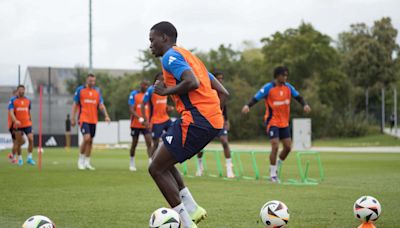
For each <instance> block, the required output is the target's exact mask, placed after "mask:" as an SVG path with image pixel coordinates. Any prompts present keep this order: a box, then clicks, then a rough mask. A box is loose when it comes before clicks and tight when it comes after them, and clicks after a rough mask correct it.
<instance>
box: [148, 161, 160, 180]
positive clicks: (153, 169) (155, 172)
mask: <svg viewBox="0 0 400 228" xmlns="http://www.w3.org/2000/svg"><path fill="white" fill-rule="evenodd" d="M159 170H160V169H159V168H158V167H157V165H156V164H155V163H154V162H152V163H150V165H149V168H148V171H149V173H150V175H151V176H152V177H153V178H154V177H156V176H158V175H160V171H159Z"/></svg>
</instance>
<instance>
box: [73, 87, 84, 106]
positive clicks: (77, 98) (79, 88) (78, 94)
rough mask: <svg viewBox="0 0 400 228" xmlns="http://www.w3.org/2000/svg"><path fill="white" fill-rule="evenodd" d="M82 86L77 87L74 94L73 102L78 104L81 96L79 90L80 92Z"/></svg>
mask: <svg viewBox="0 0 400 228" xmlns="http://www.w3.org/2000/svg"><path fill="white" fill-rule="evenodd" d="M82 88H83V86H79V87H78V88H77V89H76V90H75V93H74V102H75V103H77V104H79V103H80V99H79V98H80V96H81V90H82Z"/></svg>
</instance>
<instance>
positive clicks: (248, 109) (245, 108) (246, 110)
mask: <svg viewBox="0 0 400 228" xmlns="http://www.w3.org/2000/svg"><path fill="white" fill-rule="evenodd" d="M249 112H250V107H249V106H248V105H245V106H243V108H242V113H243V114H247V113H249Z"/></svg>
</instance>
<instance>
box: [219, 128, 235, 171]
mask: <svg viewBox="0 0 400 228" xmlns="http://www.w3.org/2000/svg"><path fill="white" fill-rule="evenodd" d="M222 131H223V134H222V135H221V136H220V137H219V139H220V141H221V144H222V148H223V149H224V155H225V166H226V177H228V178H234V177H235V174H234V173H233V165H232V158H231V148H230V147H229V142H228V134H227V133H228V132H227V131H226V130H225V129H222Z"/></svg>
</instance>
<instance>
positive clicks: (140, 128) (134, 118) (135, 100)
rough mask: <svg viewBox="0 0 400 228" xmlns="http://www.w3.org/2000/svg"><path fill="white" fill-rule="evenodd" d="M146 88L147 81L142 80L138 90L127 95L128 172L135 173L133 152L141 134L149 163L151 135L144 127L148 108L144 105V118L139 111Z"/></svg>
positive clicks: (148, 112) (148, 111)
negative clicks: (128, 116)
mask: <svg viewBox="0 0 400 228" xmlns="http://www.w3.org/2000/svg"><path fill="white" fill-rule="evenodd" d="M148 87H149V81H147V80H143V81H142V82H141V83H140V90H139V91H138V90H133V91H132V92H131V93H130V94H129V100H128V104H129V111H130V113H131V136H132V145H131V150H130V156H131V160H130V165H129V170H130V171H136V165H135V152H136V146H137V143H138V139H139V135H140V133H142V134H143V136H144V140H145V142H146V148H147V155H148V157H149V164H150V163H151V134H150V131H149V129H148V128H147V127H146V126H145V118H146V119H148V117H149V114H150V109H149V106H148V105H147V104H146V105H144V109H145V112H146V114H145V116H142V111H141V107H142V106H143V97H144V94H145V92H146V90H147V88H148Z"/></svg>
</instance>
